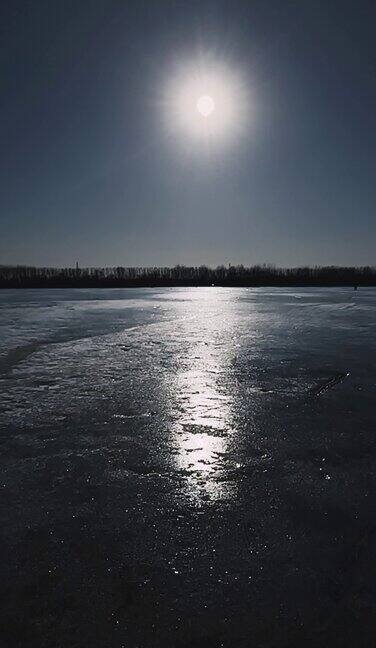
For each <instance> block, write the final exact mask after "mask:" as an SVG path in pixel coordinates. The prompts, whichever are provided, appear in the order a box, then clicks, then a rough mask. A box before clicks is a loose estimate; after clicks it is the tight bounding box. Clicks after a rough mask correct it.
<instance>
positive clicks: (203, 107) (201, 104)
mask: <svg viewBox="0 0 376 648" xmlns="http://www.w3.org/2000/svg"><path fill="white" fill-rule="evenodd" d="M196 107H197V110H198V112H199V113H200V115H202V116H203V117H209V115H211V114H212V112H213V110H214V109H215V104H214V101H213V99H212V97H209V95H202V97H199V99H197V104H196Z"/></svg>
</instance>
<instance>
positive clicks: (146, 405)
mask: <svg viewBox="0 0 376 648" xmlns="http://www.w3.org/2000/svg"><path fill="white" fill-rule="evenodd" d="M375 307H376V290H375V289H372V288H361V289H359V290H358V291H357V292H354V291H353V290H351V289H349V288H343V289H334V288H333V289H292V290H286V289H278V288H275V289H271V288H269V289H265V288H257V289H239V288H236V289H232V288H214V287H213V288H193V289H184V288H182V289H142V290H137V289H124V290H29V291H23V290H19V291H9V290H3V291H1V292H0V341H1V347H0V389H1V397H0V429H1V436H0V439H1V444H2V447H1V475H0V488H1V491H2V495H3V499H2V501H3V503H2V505H1V514H2V517H1V521H2V527H3V537H4V541H3V566H2V574H1V575H2V581H3V583H4V585H5V589H6V591H7V592H8V595H7V597H6V600H5V604H4V608H3V610H4V615H5V618H6V621H7V627H9V628H10V630H9V636H8V635H7V641H6V642H5V643H6V645H7V646H9V647H11V646H13V645H14V646H18V645H24V644H23V643H22V641H26V640H28V641H29V645H38V646H39V645H41V646H51V647H52V646H54V647H55V646H60V645H61V646H67V645H72V646H83V645H85V646H86V645H90V646H94V647H95V646H103V647H104V646H106V647H108V646H110V647H112V646H116V647H117V646H121V645H123V644H124V645H126V646H127V648H136V647H142V648H155V647H158V648H159V646H161V647H162V646H166V645H169V646H172V647H173V648H174V647H175V646H176V647H178V648H182V647H187V648H188V646H189V647H191V646H192V647H196V646H197V647H200V646H213V647H214V646H226V647H227V646H234V645H236V646H237V647H240V648H242V647H244V648H245V647H248V646H250V645H252V646H262V647H263V646H265V647H266V646H268V647H269V646H273V647H279V646H281V647H282V646H286V648H287V646H289V648H290V647H291V646H295V645H296V646H302V645H304V646H317V647H318V646H322V645H328V646H337V645H338V646H350V645H351V646H354V645H371V637H373V634H372V630H373V629H374V628H375V618H376V617H375V614H374V613H375V612H376V610H375V609H374V605H375V604H374V600H375V598H374V594H375V591H374V590H375V585H374V582H375V576H376V574H375V571H376V563H375V556H374V548H373V547H374V540H375V536H374V525H373V511H374V502H375V495H376V491H375V487H376V483H375V467H374V466H375V447H376V446H375V429H376V428H375V414H374V411H375V410H374V408H375V405H374V403H375V391H376V377H375V366H376V318H375ZM13 558H15V560H13ZM372 619H373V621H372ZM57 626H58V627H59V641H60V643H58V641H57V639H56V634H55V633H56V627H57ZM367 633H368V634H367ZM31 636H32V637H35V638H36V639H35V644H30V640H29V639H27V638H28V637H31ZM82 636H85V637H86V639H85V641H86V643H85V644H82V643H80V641H81V638H82ZM17 637H18V638H17ZM359 638H360V639H359ZM17 641H18V643H17ZM361 641H364V642H365V643H361ZM367 641H368V644H367ZM12 642H13V643H12ZM38 642H39V643H38ZM357 642H358V643H357Z"/></svg>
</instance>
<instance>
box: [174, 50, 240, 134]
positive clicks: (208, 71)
mask: <svg viewBox="0 0 376 648" xmlns="http://www.w3.org/2000/svg"><path fill="white" fill-rule="evenodd" d="M163 107H164V113H163V115H164V122H165V126H166V130H167V131H168V132H169V134H170V135H179V137H180V139H181V140H182V142H184V141H185V143H186V146H187V145H188V144H189V141H191V142H192V146H193V145H194V141H195V140H197V139H199V140H202V141H203V142H204V143H205V142H208V143H209V142H210V144H211V145H212V146H214V145H216V146H217V145H218V144H220V143H223V142H226V141H229V140H232V139H233V138H234V137H235V136H237V135H239V134H242V133H245V131H246V129H247V128H248V126H249V118H248V117H249V115H248V112H249V101H248V91H247V88H246V84H245V83H244V80H243V79H242V78H241V75H240V74H239V73H236V72H235V71H233V70H231V69H230V68H229V67H228V66H227V65H225V64H224V63H221V62H215V61H213V59H212V58H211V57H206V59H205V58H203V57H200V58H199V59H198V60H197V61H196V63H191V64H190V65H187V64H182V63H180V64H176V65H175V67H174V68H173V69H172V71H171V74H170V78H169V82H168V84H167V85H166V86H165V88H164V99H163Z"/></svg>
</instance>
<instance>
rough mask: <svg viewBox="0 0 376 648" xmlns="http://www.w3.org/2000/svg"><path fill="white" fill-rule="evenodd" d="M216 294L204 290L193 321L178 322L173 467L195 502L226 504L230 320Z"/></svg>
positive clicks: (227, 309) (230, 407)
mask: <svg viewBox="0 0 376 648" xmlns="http://www.w3.org/2000/svg"><path fill="white" fill-rule="evenodd" d="M220 295H221V293H220V292H219V291H218V290H215V291H212V290H211V291H210V292H209V291H208V293H207V294H206V299H205V301H202V300H199V301H197V300H196V302H195V303H196V305H197V310H196V311H195V313H194V316H192V313H190V316H187V317H184V316H183V318H182V319H181V320H180V323H181V326H182V329H183V330H182V331H181V338H180V339H181V341H182V347H181V348H182V349H184V352H182V353H181V355H180V359H179V369H178V373H177V378H176V382H175V383H174V392H175V394H174V395H175V398H176V401H177V405H178V411H179V415H178V416H177V418H176V419H175V426H174V427H175V444H176V449H177V454H176V462H177V464H178V468H179V470H180V471H181V472H182V474H183V475H184V477H185V479H186V483H187V488H188V494H189V496H190V498H192V499H193V500H194V501H196V502H200V501H201V500H211V501H217V500H219V499H226V497H227V496H228V495H229V494H230V490H231V485H230V483H229V482H226V479H225V470H224V465H225V463H226V454H227V453H228V447H229V442H230V439H231V437H232V433H233V420H232V419H233V416H232V412H233V394H232V391H231V389H230V388H229V374H230V363H231V358H232V355H233V350H232V343H233V330H232V328H233V319H232V313H231V301H230V300H228V299H227V300H226V301H225V300H221V299H220ZM189 307H190V309H192V301H190V306H189Z"/></svg>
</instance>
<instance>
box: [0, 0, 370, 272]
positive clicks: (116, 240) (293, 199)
mask: <svg viewBox="0 0 376 648" xmlns="http://www.w3.org/2000/svg"><path fill="white" fill-rule="evenodd" d="M375 21H376V5H375V4H374V3H373V2H363V1H355V0H354V1H353V2H346V1H342V2H336V1H330V0H327V1H326V2H313V1H312V2H310V1H308V0H306V1H302V0H299V1H296V2H290V1H289V0H284V1H282V0H268V1H267V2H266V1H265V0H261V1H257V2H252V1H251V0H249V1H248V2H240V1H237V0H231V1H230V0H228V1H214V0H212V1H210V2H209V1H206V0H201V1H200V2H195V1H190V2H189V1H187V0H186V1H180V2H178V1H168V0H159V1H158V2H157V1H155V2H153V1H152V0H148V1H144V0H137V1H136V0H135V1H134V2H130V1H125V0H116V1H115V0H80V2H77V0H74V1H71V0H59V1H58V0H48V1H45V0H24V1H23V2H18V1H17V0H5V1H4V0H3V3H2V8H1V9H0V32H1V43H2V46H1V59H0V86H1V93H0V97H1V100H0V117H1V121H0V136H1V169H0V219H1V237H0V263H32V264H37V265H73V264H74V263H75V261H76V260H77V259H78V260H79V261H80V264H81V265H117V264H121V265H154V264H157V265H174V264H176V263H184V264H198V263H208V264H211V265H214V264H217V263H229V262H231V263H233V264H235V263H244V264H253V263H258V262H263V261H266V262H274V263H276V264H281V265H296V264H305V263H307V264H314V263H320V264H322V263H325V264H326V263H335V264H373V263H375V262H376V246H375V243H376V218H375V206H376V182H375V171H376V128H375V118H376V39H375V35H374V28H375ZM203 50H204V51H205V52H209V53H210V56H211V57H212V58H214V59H215V58H216V57H217V58H218V60H221V61H225V62H226V65H227V66H228V67H229V68H230V69H232V70H233V71H234V73H235V74H238V72H239V73H240V74H241V75H242V78H243V80H245V82H246V84H248V86H249V90H250V96H251V98H252V101H253V102H254V105H255V111H254V115H253V117H252V120H250V122H252V123H249V124H248V126H247V128H248V131H249V133H247V136H244V137H243V136H242V137H238V138H234V140H233V141H232V142H231V144H229V145H228V146H226V147H225V148H220V147H218V149H216V148H215V147H214V149H213V150H211V151H209V152H208V151H205V150H203V149H202V148H200V146H197V147H196V149H195V143H194V141H193V140H192V142H190V143H189V146H188V141H187V143H186V144H187V147H186V149H187V150H185V149H184V147H182V146H181V144H182V142H181V141H178V138H176V142H175V140H174V137H171V134H170V135H168V133H167V132H166V129H165V128H164V123H163V119H162V114H161V113H162V112H163V110H162V107H161V101H162V97H161V92H162V88H163V87H164V86H165V85H166V84H167V83H168V81H169V78H168V77H169V75H170V74H171V70H172V68H173V66H174V64H175V63H176V62H180V61H182V62H184V61H187V63H190V61H192V62H194V61H195V60H196V58H197V53H198V51H200V52H201V51H203ZM248 135H249V136H248ZM196 144H197V142H196Z"/></svg>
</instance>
